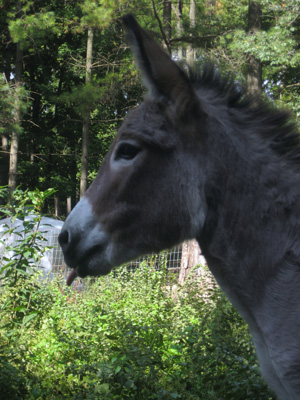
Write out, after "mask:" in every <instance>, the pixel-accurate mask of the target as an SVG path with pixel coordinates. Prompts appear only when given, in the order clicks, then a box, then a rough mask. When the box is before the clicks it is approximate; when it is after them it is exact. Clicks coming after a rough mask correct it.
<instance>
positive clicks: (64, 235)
mask: <svg viewBox="0 0 300 400" xmlns="http://www.w3.org/2000/svg"><path fill="white" fill-rule="evenodd" d="M69 236H70V235H69V231H68V230H63V231H62V232H61V233H60V234H59V235H58V243H59V244H60V246H61V247H62V248H66V247H68V244H69Z"/></svg>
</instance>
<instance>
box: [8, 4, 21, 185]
mask: <svg viewBox="0 0 300 400" xmlns="http://www.w3.org/2000/svg"><path fill="white" fill-rule="evenodd" d="M20 9H21V6H20ZM22 62H23V50H22V49H21V44H20V42H19V43H17V50H16V69H15V107H14V129H13V132H12V134H11V143H10V158H9V174H8V186H9V189H10V191H11V192H12V191H14V190H15V188H16V187H17V172H18V151H19V131H20V126H21V101H22V98H21V94H20V91H21V88H22Z"/></svg>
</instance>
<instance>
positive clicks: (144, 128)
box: [117, 100, 178, 148]
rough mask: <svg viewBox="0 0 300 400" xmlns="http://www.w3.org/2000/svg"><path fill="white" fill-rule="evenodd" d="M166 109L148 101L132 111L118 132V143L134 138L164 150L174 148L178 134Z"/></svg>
mask: <svg viewBox="0 0 300 400" xmlns="http://www.w3.org/2000/svg"><path fill="white" fill-rule="evenodd" d="M165 108H166V106H164V105H162V104H160V103H156V102H153V101H150V100H148V101H145V102H144V103H142V104H141V105H140V106H138V107H137V108H136V109H134V110H132V111H131V112H130V113H129V115H128V117H127V118H126V120H125V122H124V123H123V125H122V126H121V128H120V130H119V132H118V136H117V142H119V141H121V140H123V139H127V138H132V139H136V140H138V141H141V142H145V143H146V144H150V145H155V146H159V147H163V148H166V147H174V146H175V145H176V143H177V141H178V134H177V132H176V127H175V126H174V124H173V123H172V122H171V120H170V119H169V118H168V114H167V112H166V110H165Z"/></svg>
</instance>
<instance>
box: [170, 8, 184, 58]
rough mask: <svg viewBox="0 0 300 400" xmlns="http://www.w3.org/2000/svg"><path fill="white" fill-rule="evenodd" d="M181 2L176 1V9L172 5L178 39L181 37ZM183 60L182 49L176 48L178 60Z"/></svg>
mask: <svg viewBox="0 0 300 400" xmlns="http://www.w3.org/2000/svg"><path fill="white" fill-rule="evenodd" d="M182 6H183V4H182V0H178V1H177V7H176V6H175V5H174V4H172V9H173V12H174V14H175V16H176V20H177V24H176V34H177V36H178V37H180V36H181V35H182ZM182 59H183V49H182V47H181V46H178V60H179V61H180V60H182Z"/></svg>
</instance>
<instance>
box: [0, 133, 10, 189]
mask: <svg viewBox="0 0 300 400" xmlns="http://www.w3.org/2000/svg"><path fill="white" fill-rule="evenodd" d="M8 171H9V144H8V135H7V134H5V133H3V134H2V145H1V159H0V186H6V185H7V184H8Z"/></svg>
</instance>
